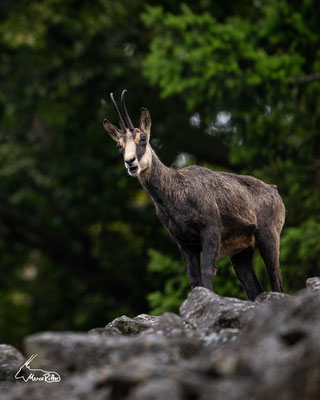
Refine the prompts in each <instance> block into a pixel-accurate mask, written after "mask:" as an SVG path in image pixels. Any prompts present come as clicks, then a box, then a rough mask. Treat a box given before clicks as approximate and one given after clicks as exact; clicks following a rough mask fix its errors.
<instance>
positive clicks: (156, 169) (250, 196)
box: [104, 109, 285, 300]
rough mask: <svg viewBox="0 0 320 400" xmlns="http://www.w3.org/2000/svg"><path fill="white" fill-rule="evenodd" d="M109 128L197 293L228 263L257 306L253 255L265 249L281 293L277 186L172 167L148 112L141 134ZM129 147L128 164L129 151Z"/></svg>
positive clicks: (281, 212) (274, 286) (282, 210)
mask: <svg viewBox="0 0 320 400" xmlns="http://www.w3.org/2000/svg"><path fill="white" fill-rule="evenodd" d="M146 121H147V122H146ZM109 124H110V122H108V121H105V123H104V126H105V129H106V130H107V131H108V132H109V133H110V135H111V136H112V137H113V139H115V137H114V132H116V133H117V139H115V140H117V141H118V142H119V141H122V143H123V144H124V147H121V150H120V151H121V152H122V154H124V158H125V165H126V168H128V172H129V174H130V175H133V176H138V179H139V181H140V183H141V185H142V186H143V188H144V189H145V190H146V191H147V192H148V194H149V195H150V197H151V199H152V201H153V203H154V205H155V208H156V213H157V215H158V217H159V219H160V221H161V222H162V223H163V224H164V226H165V227H166V228H167V230H168V232H169V233H170V235H171V237H172V239H173V240H174V241H175V242H176V244H177V245H178V247H179V249H180V251H181V253H182V255H183V257H184V259H185V261H186V264H187V267H188V277H189V282H190V286H191V288H194V287H195V286H200V285H201V284H203V285H204V286H205V287H206V288H208V289H212V279H213V276H214V275H215V273H216V270H217V268H216V261H217V258H218V257H222V256H228V257H230V259H231V261H232V264H233V266H234V269H235V272H236V274H237V276H238V278H239V280H240V282H241V283H242V285H243V287H244V289H245V291H246V293H247V296H248V298H249V299H250V300H253V299H254V298H255V297H256V296H257V295H258V293H260V292H262V291H263V288H262V286H261V284H260V282H259V280H258V278H257V276H256V274H255V271H254V267H253V253H254V249H255V248H258V249H259V251H260V253H261V255H262V258H263V260H264V262H265V265H266V267H267V271H268V274H269V278H270V282H271V287H272V290H273V291H278V292H282V282H281V273H280V265H279V241H280V233H281V230H282V227H283V224H284V219H285V207H284V205H283V202H282V200H281V197H280V196H279V193H278V191H277V188H276V186H274V185H268V184H266V183H264V182H262V181H260V180H259V179H256V178H254V177H252V176H243V175H236V174H231V173H226V172H215V171H211V170H209V169H207V168H203V167H200V166H196V165H193V166H190V167H186V168H182V169H173V168H168V167H166V166H165V165H164V164H162V162H161V161H160V160H159V158H158V157H157V155H156V154H155V152H154V151H153V150H152V149H151V146H150V143H149V138H150V127H151V119H150V115H149V112H148V111H147V110H146V109H143V110H142V115H141V119H140V130H139V129H136V128H135V129H134V130H131V131H130V130H129V129H127V130H126V131H125V132H120V131H119V130H118V132H117V131H116V130H115V129H114V128H115V127H114V126H113V125H112V124H111V125H112V126H111V127H110V125H109ZM116 129H117V128H116ZM138 135H140V136H142V135H144V138H145V137H146V135H147V143H145V142H144V143H140V142H139V140H140V138H139V140H136V138H137V136H138ZM129 142H130V143H131V144H130V160H127V159H126V151H125V147H126V143H129ZM133 143H134V144H135V146H136V151H135V153H133V147H132V146H133ZM130 171H133V172H130ZM136 171H137V172H136ZM201 252H202V254H203V260H202V266H200V253H201Z"/></svg>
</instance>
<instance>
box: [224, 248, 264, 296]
mask: <svg viewBox="0 0 320 400" xmlns="http://www.w3.org/2000/svg"><path fill="white" fill-rule="evenodd" d="M230 260H231V262H232V265H233V267H234V270H235V273H236V275H237V277H238V279H239V281H240V282H241V284H242V286H243V288H244V290H245V291H246V293H247V296H248V299H249V300H254V299H255V298H256V297H257V295H258V294H259V293H261V292H263V287H262V286H261V284H260V282H259V279H258V277H257V275H256V272H255V270H254V267H253V248H252V247H249V248H247V249H245V250H242V251H240V253H238V254H235V255H234V256H232V257H231V258H230Z"/></svg>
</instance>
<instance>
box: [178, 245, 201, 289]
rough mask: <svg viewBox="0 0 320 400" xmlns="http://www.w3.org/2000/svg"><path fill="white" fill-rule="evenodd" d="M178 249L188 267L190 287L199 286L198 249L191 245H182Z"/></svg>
mask: <svg viewBox="0 0 320 400" xmlns="http://www.w3.org/2000/svg"><path fill="white" fill-rule="evenodd" d="M179 249H180V251H181V253H182V255H183V258H184V259H185V262H186V264H187V268H188V278H189V284H190V287H191V289H193V288H195V287H196V286H201V272H200V250H199V249H196V248H193V247H182V246H179Z"/></svg>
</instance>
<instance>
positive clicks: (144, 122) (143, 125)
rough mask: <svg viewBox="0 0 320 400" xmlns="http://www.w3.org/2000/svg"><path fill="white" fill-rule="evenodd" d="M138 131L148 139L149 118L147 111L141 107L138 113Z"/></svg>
mask: <svg viewBox="0 0 320 400" xmlns="http://www.w3.org/2000/svg"><path fill="white" fill-rule="evenodd" d="M140 129H141V130H142V131H143V132H144V133H146V134H147V135H148V138H150V129H151V117H150V113H149V111H148V110H147V109H146V108H144V107H142V108H141V113H140Z"/></svg>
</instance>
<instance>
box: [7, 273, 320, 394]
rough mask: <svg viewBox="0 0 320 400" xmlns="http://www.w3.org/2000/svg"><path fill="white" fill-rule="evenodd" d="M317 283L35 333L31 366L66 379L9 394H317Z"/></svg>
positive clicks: (200, 292) (193, 300)
mask: <svg viewBox="0 0 320 400" xmlns="http://www.w3.org/2000/svg"><path fill="white" fill-rule="evenodd" d="M318 279H319V278H312V280H309V283H307V287H308V288H309V287H310V288H311V289H310V290H309V289H308V290H307V289H305V290H304V291H303V292H301V293H300V294H299V296H286V295H283V294H280V293H262V294H260V295H259V296H258V298H257V301H255V302H249V301H242V300H237V299H231V298H222V297H220V296H217V295H216V294H214V293H212V292H210V291H208V290H206V289H204V288H196V289H194V290H193V291H192V292H191V293H190V295H189V296H188V299H187V300H186V301H185V302H184V303H183V305H182V306H181V308H180V316H179V315H176V314H173V313H165V314H163V315H162V316H161V317H152V316H148V315H142V316H141V315H140V316H138V317H135V318H128V317H125V316H123V317H120V318H117V319H116V320H115V321H112V322H111V323H110V324H108V326H107V327H106V328H97V329H95V330H93V331H91V332H92V333H82V334H81V333H72V332H60V333H50V332H47V333H40V334H35V335H31V336H28V337H27V338H26V339H25V350H26V353H27V355H31V354H34V353H35V354H38V357H37V358H36V359H35V360H34V361H33V362H32V367H33V368H37V367H42V368H44V369H50V370H54V371H56V372H58V373H60V375H61V382H59V383H58V384H50V385H48V384H41V383H31V382H28V384H21V385H20V384H16V383H15V384H14V383H11V384H10V383H9V385H11V386H10V387H7V388H5V390H1V391H0V400H18V399H19V400H20V399H29V398H30V399H31V398H32V399H35V400H38V399H39V400H40V399H41V400H42V399H44V398H47V399H53V400H55V399H61V398H67V399H70V400H137V399H139V400H140V399H141V400H162V399H163V400H180V399H198V400H211V399H213V398H214V399H215V400H247V399H250V400H258V399H259V400H271V399H272V400H273V399H277V400H300V399H303V400H318V399H319V398H320V346H319V343H320V296H319V291H318V289H317V287H318ZM22 357H23V356H22ZM22 361H23V360H22ZM20 365H21V364H20V363H19V366H20Z"/></svg>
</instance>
